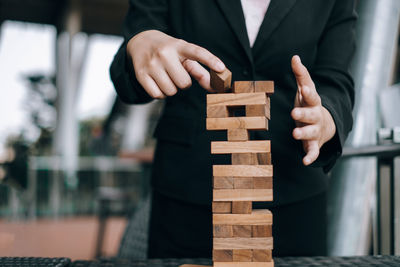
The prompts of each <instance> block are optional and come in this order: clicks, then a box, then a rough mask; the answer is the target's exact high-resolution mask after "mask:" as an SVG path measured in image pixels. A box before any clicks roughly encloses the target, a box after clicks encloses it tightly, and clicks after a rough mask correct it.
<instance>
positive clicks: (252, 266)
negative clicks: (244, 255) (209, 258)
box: [213, 260, 274, 267]
mask: <svg viewBox="0 0 400 267" xmlns="http://www.w3.org/2000/svg"><path fill="white" fill-rule="evenodd" d="M213 267H274V261H273V260H272V261H270V262H214V265H213Z"/></svg>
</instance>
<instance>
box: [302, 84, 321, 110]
mask: <svg viewBox="0 0 400 267" xmlns="http://www.w3.org/2000/svg"><path fill="white" fill-rule="evenodd" d="M301 101H302V104H303V105H306V106H320V105H321V97H320V96H319V94H318V92H317V90H315V87H308V86H303V87H302V88H301Z"/></svg>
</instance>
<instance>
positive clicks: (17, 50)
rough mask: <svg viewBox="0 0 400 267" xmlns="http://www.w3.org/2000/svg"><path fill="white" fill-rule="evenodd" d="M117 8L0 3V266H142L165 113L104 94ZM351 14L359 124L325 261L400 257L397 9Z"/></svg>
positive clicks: (386, 4) (334, 192)
mask: <svg viewBox="0 0 400 267" xmlns="http://www.w3.org/2000/svg"><path fill="white" fill-rule="evenodd" d="M127 8H128V0H85V1H82V0H58V1H54V0H0V81H1V82H0V92H1V96H0V257H1V256H36V257H69V258H72V259H92V258H95V257H100V256H116V255H120V256H121V255H125V254H126V253H128V254H129V253H130V254H132V253H131V252H132V251H133V250H135V251H136V252H137V254H135V253H136V252H135V253H133V254H135V255H134V257H137V258H140V257H144V256H143V255H144V254H145V249H146V248H145V240H146V220H147V219H148V208H149V198H148V192H149V173H150V171H151V162H152V157H153V148H154V143H155V142H154V140H153V139H152V132H153V129H154V127H155V123H156V122H157V118H158V116H159V114H160V110H161V109H162V105H163V102H162V101H154V102H152V103H150V104H146V105H140V106H127V105H125V104H123V103H121V102H120V101H119V100H118V98H117V97H116V94H115V92H114V89H113V86H112V84H111V81H110V78H109V74H108V68H109V65H110V63H111V61H112V58H113V56H114V54H115V53H116V51H117V49H118V47H119V45H120V44H121V42H122V38H121V37H120V36H119V35H120V32H121V26H122V21H123V18H124V15H125V13H126V11H127ZM357 11H358V14H359V20H358V22H357V28H356V35H357V49H358V50H357V53H356V55H355V58H354V61H353V64H352V69H351V71H352V73H353V76H354V80H355V84H356V106H355V109H354V117H355V124H354V128H353V131H352V133H351V135H350V137H349V139H348V141H347V143H346V148H345V150H344V157H343V159H341V160H340V161H339V162H338V164H337V165H336V166H335V168H334V170H333V171H332V173H331V176H332V178H331V188H330V199H329V209H328V212H329V216H330V217H329V253H330V255H368V254H396V255H400V159H399V157H398V156H399V155H400V147H399V146H400V128H399V127H400V105H399V104H400V85H399V82H400V68H399V58H400V56H399V53H398V48H399V45H400V43H399V38H398V37H399V22H400V1H398V0H379V1H376V0H362V1H359V2H358V4H357ZM121 244H122V245H121ZM129 251H130V252H129ZM130 257H133V256H132V255H130Z"/></svg>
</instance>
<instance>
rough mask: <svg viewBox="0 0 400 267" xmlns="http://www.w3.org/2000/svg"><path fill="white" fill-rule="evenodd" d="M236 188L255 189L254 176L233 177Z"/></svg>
mask: <svg viewBox="0 0 400 267" xmlns="http://www.w3.org/2000/svg"><path fill="white" fill-rule="evenodd" d="M233 188H234V189H253V188H254V178H253V177H235V178H233Z"/></svg>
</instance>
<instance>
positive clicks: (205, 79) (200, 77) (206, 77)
mask: <svg viewBox="0 0 400 267" xmlns="http://www.w3.org/2000/svg"><path fill="white" fill-rule="evenodd" d="M183 67H184V68H185V69H186V71H187V72H189V74H190V75H191V76H192V77H193V78H194V79H196V80H197V82H198V83H199V84H200V86H201V87H203V88H204V89H206V90H207V91H209V92H214V90H213V89H212V88H211V86H210V73H209V72H208V71H207V70H206V69H205V68H203V66H201V65H200V64H199V63H198V62H197V61H194V60H190V59H186V60H185V61H184V62H183Z"/></svg>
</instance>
